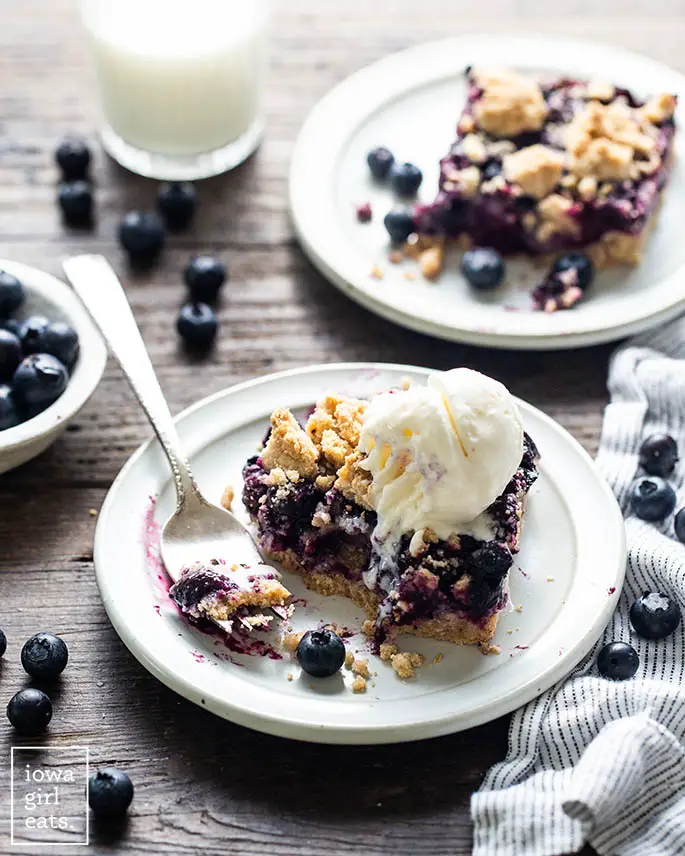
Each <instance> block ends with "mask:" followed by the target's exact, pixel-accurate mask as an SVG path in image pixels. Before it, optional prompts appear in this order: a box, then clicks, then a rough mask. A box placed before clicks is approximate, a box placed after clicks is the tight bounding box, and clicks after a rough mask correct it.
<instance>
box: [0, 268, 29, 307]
mask: <svg viewBox="0 0 685 856" xmlns="http://www.w3.org/2000/svg"><path fill="white" fill-rule="evenodd" d="M23 302H24V286H23V285H22V284H21V283H20V282H19V280H18V279H17V278H16V276H12V274H11V273H7V271H4V270H0V318H7V316H8V315H11V314H12V313H13V312H16V311H17V309H19V307H20V306H21V304H22V303H23Z"/></svg>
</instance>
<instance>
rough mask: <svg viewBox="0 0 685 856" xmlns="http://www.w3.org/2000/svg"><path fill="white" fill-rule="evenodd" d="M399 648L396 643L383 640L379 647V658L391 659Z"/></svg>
mask: <svg viewBox="0 0 685 856" xmlns="http://www.w3.org/2000/svg"><path fill="white" fill-rule="evenodd" d="M399 650H400V649H399V648H398V647H397V645H394V644H393V643H392V642H383V643H382V644H381V647H380V652H379V653H380V658H381V660H391V659H392V657H393V656H394V655H395V654H397V653H398V652H399Z"/></svg>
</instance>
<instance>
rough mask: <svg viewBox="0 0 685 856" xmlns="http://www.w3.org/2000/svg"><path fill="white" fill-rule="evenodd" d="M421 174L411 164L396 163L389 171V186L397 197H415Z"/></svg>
mask: <svg viewBox="0 0 685 856" xmlns="http://www.w3.org/2000/svg"><path fill="white" fill-rule="evenodd" d="M422 181H423V173H422V172H421V170H420V169H419V168H418V166H415V165H414V164H413V163H396V164H393V165H392V168H391V169H390V185H391V187H392V189H393V190H394V191H395V193H396V194H397V195H398V196H415V195H416V191H417V190H418V189H419V187H421V182H422Z"/></svg>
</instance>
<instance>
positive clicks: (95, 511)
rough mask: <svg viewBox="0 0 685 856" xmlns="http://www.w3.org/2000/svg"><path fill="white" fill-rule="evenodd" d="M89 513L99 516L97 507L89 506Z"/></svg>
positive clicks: (92, 515)
mask: <svg viewBox="0 0 685 856" xmlns="http://www.w3.org/2000/svg"><path fill="white" fill-rule="evenodd" d="M88 514H90V516H91V517H97V516H98V513H97V510H96V509H95V508H89V509H88Z"/></svg>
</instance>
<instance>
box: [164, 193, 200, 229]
mask: <svg viewBox="0 0 685 856" xmlns="http://www.w3.org/2000/svg"><path fill="white" fill-rule="evenodd" d="M196 204H197V194H196V193H195V188H194V187H193V185H192V184H188V183H187V182H182V183H181V182H168V183H165V184H162V185H160V188H159V191H158V193H157V210H158V211H159V213H160V214H161V215H162V219H163V220H164V223H165V224H166V227H167V229H170V230H171V231H174V232H180V231H181V230H182V229H185V228H186V227H187V226H188V225H189V224H190V221H191V220H192V219H193V215H194V214H195V206H196Z"/></svg>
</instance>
